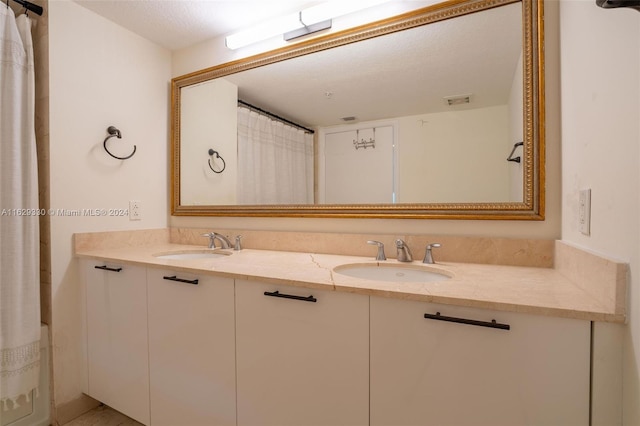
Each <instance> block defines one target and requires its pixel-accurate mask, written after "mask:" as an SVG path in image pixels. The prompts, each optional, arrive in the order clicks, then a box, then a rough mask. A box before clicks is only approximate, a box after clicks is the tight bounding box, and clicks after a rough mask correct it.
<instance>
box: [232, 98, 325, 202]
mask: <svg viewBox="0 0 640 426" xmlns="http://www.w3.org/2000/svg"><path fill="white" fill-rule="evenodd" d="M238 202H239V203H240V204H310V203H313V135H311V134H309V133H306V132H305V131H304V130H300V129H298V128H296V127H293V126H290V125H288V124H284V123H282V122H280V121H276V120H273V119H271V118H269V117H267V116H265V115H263V114H260V113H257V112H255V111H251V110H249V109H248V108H244V107H238Z"/></svg>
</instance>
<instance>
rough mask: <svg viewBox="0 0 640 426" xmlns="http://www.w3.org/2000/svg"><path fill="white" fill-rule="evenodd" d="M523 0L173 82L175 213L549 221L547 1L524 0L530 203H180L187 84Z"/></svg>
mask: <svg viewBox="0 0 640 426" xmlns="http://www.w3.org/2000/svg"><path fill="white" fill-rule="evenodd" d="M519 1H520V0H449V1H445V2H443V3H439V4H436V5H433V6H428V7H425V8H423V9H419V10H416V11H413V12H409V13H405V14H402V15H398V16H396V17H393V18H389V19H385V20H382V21H378V22H374V23H371V24H367V25H363V26H360V27H357V28H353V29H350V30H345V31H341V32H337V33H334V34H329V35H326V36H323V37H318V38H315V39H311V40H308V41H304V42H300V43H297V44H294V45H291V46H287V47H284V48H280V49H277V50H273V51H270V52H266V53H262V54H259V55H255V56H251V57H248V58H245V59H241V60H237V61H232V62H229V63H225V64H221V65H218V66H214V67H211V68H207V69H204V70H200V71H197V72H194V73H191V74H187V75H184V76H180V77H176V78H174V79H172V81H171V113H172V121H171V127H172V128H171V135H172V143H171V153H172V158H171V214H172V215H175V216H245V217H246V216H259V217H325V218H391V219H402V218H404V219H498V220H544V185H545V180H544V177H545V173H544V170H545V157H544V153H545V141H544V122H545V120H544V28H543V23H544V21H543V16H544V15H543V0H522V6H523V7H522V11H523V13H522V19H523V26H522V28H523V32H522V33H523V34H522V41H523V69H524V76H523V77H524V84H523V86H524V87H523V97H524V99H523V101H524V105H523V107H524V116H523V120H524V121H523V129H524V146H523V149H524V150H523V158H524V161H523V172H524V176H523V182H524V183H523V195H524V197H523V198H524V200H523V202H506V203H437V204H434V203H429V204H357V205H348V204H340V205H332V204H327V205H316V204H314V205H221V206H204V205H203V206H185V205H181V204H180V89H181V88H182V87H185V86H190V85H193V84H198V83H201V82H204V81H208V80H211V79H215V78H218V77H223V76H225V75H229V74H233V73H237V72H240V71H245V70H249V69H252V68H257V67H261V66H264V65H268V64H271V63H275V62H280V61H285V60H287V59H292V58H295V57H298V56H303V55H308V54H313V53H314V52H319V51H322V50H326V49H331V48H334V47H338V46H342V45H346V44H350V43H355V42H358V41H361V40H366V39H370V38H374V37H379V36H383V35H385V34H391V33H394V32H397V31H403V30H407V29H410V28H414V27H419V26H422V25H427V24H430V23H434V22H438V21H442V20H446V19H450V18H455V17H457V16H461V15H465V14H469V13H474V12H479V11H482V10H486V9H491V8H494V7H498V6H502V5H506V4H510V3H516V2H519Z"/></svg>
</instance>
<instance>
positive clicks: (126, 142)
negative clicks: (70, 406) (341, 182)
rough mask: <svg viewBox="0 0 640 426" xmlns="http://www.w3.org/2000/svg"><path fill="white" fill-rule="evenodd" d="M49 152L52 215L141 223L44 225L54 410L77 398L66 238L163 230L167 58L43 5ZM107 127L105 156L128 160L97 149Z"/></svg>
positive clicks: (76, 318) (70, 7) (74, 283)
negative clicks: (112, 130)
mask: <svg viewBox="0 0 640 426" xmlns="http://www.w3.org/2000/svg"><path fill="white" fill-rule="evenodd" d="M48 12H49V51H50V53H49V58H50V64H49V66H50V69H49V72H50V82H49V84H50V151H51V161H50V163H51V175H50V181H51V207H52V208H53V209H69V210H73V209H98V208H100V209H127V208H128V202H129V200H139V201H141V202H142V220H141V221H134V222H132V221H129V219H128V217H119V216H106V217H104V216H103V217H90V216H72V217H68V216H67V217H65V216H58V215H53V216H52V217H51V263H52V271H51V279H52V310H53V321H52V323H53V348H54V353H53V355H54V358H53V359H54V376H55V377H54V379H55V389H54V391H55V399H56V404H57V405H61V404H65V403H67V402H69V401H72V400H74V399H76V398H78V397H80V396H81V388H82V382H83V377H81V371H82V368H81V366H82V365H83V362H84V359H83V348H82V346H81V342H82V335H81V329H80V324H81V310H80V307H81V299H80V297H81V292H80V285H79V281H78V271H77V264H76V261H75V260H74V259H73V258H72V250H73V247H72V234H73V233H75V232H90V231H104V230H125V229H140V228H158V227H165V226H166V225H167V211H168V202H167V194H168V180H167V175H168V164H167V153H168V134H169V131H168V110H169V84H168V83H169V80H170V73H171V56H170V53H169V52H168V51H166V50H164V49H162V48H160V47H157V46H156V45H154V44H152V43H150V42H148V41H146V40H144V39H142V38H140V37H139V36H137V35H134V34H133V33H131V32H129V31H126V30H124V29H122V28H121V27H118V26H116V25H114V24H113V23H111V22H110V21H107V20H105V19H103V18H101V17H98V16H97V15H95V14H93V13H92V12H89V11H88V10H86V9H84V8H83V7H81V6H79V5H78V4H76V3H75V2H70V1H50V2H49V6H48ZM110 125H114V126H116V127H118V128H119V129H120V130H121V131H122V136H123V137H122V139H115V138H113V139H111V140H110V141H109V145H110V146H112V147H113V149H114V151H115V150H117V149H118V148H119V147H121V148H122V152H121V151H120V150H119V151H118V152H121V155H122V154H123V153H124V152H125V151H129V150H131V149H132V147H133V145H136V146H137V152H136V154H135V155H134V156H133V157H132V158H131V159H129V160H126V161H119V160H115V159H113V158H111V157H109V156H108V155H107V154H106V152H105V151H104V150H103V147H102V142H103V140H104V138H105V137H106V136H107V133H106V129H107V127H108V126H110Z"/></svg>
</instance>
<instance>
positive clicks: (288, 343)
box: [236, 280, 369, 426]
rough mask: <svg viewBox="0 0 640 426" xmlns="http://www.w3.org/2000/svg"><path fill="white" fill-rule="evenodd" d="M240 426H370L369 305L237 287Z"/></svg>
mask: <svg viewBox="0 0 640 426" xmlns="http://www.w3.org/2000/svg"><path fill="white" fill-rule="evenodd" d="M236 362H237V386H238V394H237V395H238V400H237V403H238V425H278V426H285V425H294V426H305V425H322V426H329V425H351V426H356V425H367V424H368V423H369V297H368V296H361V295H355V294H349V293H341V292H332V291H321V290H316V289H308V288H303V287H289V286H283V285H275V284H266V283H260V282H254V281H244V280H236Z"/></svg>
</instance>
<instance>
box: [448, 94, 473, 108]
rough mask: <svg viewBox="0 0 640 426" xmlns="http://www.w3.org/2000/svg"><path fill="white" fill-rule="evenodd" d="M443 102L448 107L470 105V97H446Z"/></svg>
mask: <svg viewBox="0 0 640 426" xmlns="http://www.w3.org/2000/svg"><path fill="white" fill-rule="evenodd" d="M444 100H445V101H446V102H447V105H449V106H453V105H462V104H468V103H471V95H456V96H446V97H445V98H444Z"/></svg>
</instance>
